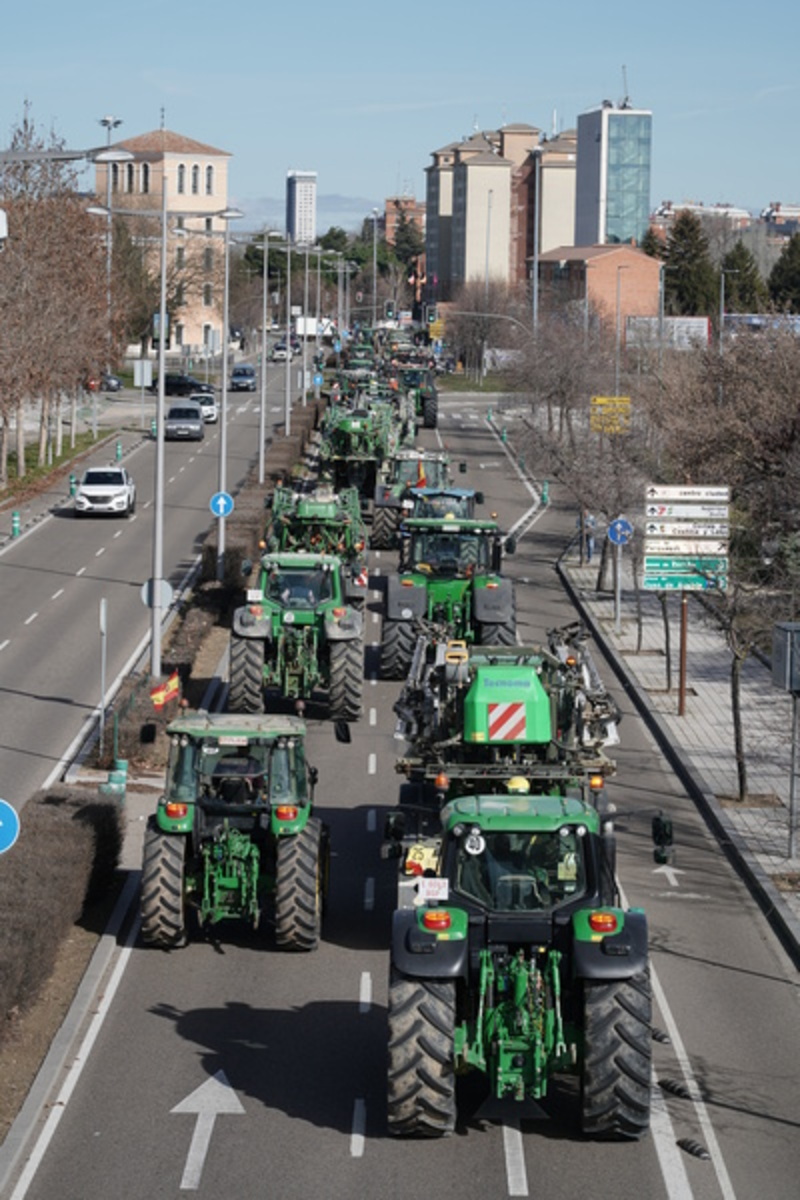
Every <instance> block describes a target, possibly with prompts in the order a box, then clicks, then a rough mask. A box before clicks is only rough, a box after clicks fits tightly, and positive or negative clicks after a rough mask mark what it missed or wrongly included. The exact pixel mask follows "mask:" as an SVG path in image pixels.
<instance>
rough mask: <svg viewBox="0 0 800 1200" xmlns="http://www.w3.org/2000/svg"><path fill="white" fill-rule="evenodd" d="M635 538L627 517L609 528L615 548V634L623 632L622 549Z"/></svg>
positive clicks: (610, 538) (613, 523)
mask: <svg viewBox="0 0 800 1200" xmlns="http://www.w3.org/2000/svg"><path fill="white" fill-rule="evenodd" d="M632 537H633V526H632V525H631V523H630V521H627V520H626V519H625V517H617V519H616V521H612V522H611V524H610V525H609V527H608V540H609V541H610V542H611V544H612V545H613V546H614V547H615V557H614V633H621V632H622V547H623V546H626V545H627V544H628V542H629V541H630V540H631V538H632Z"/></svg>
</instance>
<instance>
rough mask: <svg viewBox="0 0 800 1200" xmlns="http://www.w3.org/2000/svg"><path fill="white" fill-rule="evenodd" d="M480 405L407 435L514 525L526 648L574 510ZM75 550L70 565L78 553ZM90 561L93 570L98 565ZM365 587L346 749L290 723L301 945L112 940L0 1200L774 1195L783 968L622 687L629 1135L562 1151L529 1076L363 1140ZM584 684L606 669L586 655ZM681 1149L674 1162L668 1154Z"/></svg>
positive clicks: (563, 1114)
mask: <svg viewBox="0 0 800 1200" xmlns="http://www.w3.org/2000/svg"><path fill="white" fill-rule="evenodd" d="M234 407H235V405H234ZM484 414H485V405H482V404H481V402H480V401H478V400H470V399H462V400H457V399H455V398H453V399H452V400H448V401H447V402H443V403H442V408H441V423H440V430H439V431H438V433H437V434H433V433H429V434H426V435H425V436H424V439H423V440H424V441H426V442H430V443H432V442H434V441H438V440H440V439H441V440H442V441H444V442H445V443H446V444H447V446H448V448H449V449H450V450H451V452H452V455H453V458H454V459H455V460H458V459H464V460H466V461H467V463H468V474H467V476H466V478H464V477H460V478H459V482H464V483H466V484H472V485H474V486H476V487H478V488H480V489H481V490H483V492H484V493H485V496H486V505H485V511H497V513H498V514H499V518H500V521H501V524H502V525H503V526H505V527H506V528H510V527H511V526H512V525H514V524H515V523H517V522H519V521H522V524H521V525H520V531H521V532H522V531H524V535H523V536H522V538H521V541H520V544H519V548H518V552H517V554H516V556H515V557H514V558H510V559H508V560H507V569H508V571H509V573H510V574H513V575H514V576H515V577H516V579H517V580H518V610H519V632H520V639H521V640H522V641H523V642H527V641H535V640H539V639H541V638H542V637H543V635H544V634H545V632H546V630H547V629H549V628H551V627H553V626H555V625H559V624H564V623H566V622H568V621H570V620H572V619H573V617H574V612H573V610H572V609H571V608H570V606H569V604H568V602H567V600H566V599H565V597H564V595H563V593H562V591H561V588H560V586H559V584H558V581H557V577H556V575H555V572H554V569H553V562H554V559H555V556H556V555H557V554H558V552H559V550H560V549H561V548H562V547H563V545H564V544H565V541H566V539H567V538H568V537H569V536H570V535H571V533H572V531H573V529H574V521H575V514H574V512H573V511H571V510H570V509H569V507H568V506H567V505H566V503H565V502H563V503H562V497H560V496H559V495H558V494H557V489H555V491H556V494H555V495H552V502H551V504H550V506H549V507H548V508H547V509H546V510H544V511H543V512H542V513H541V514H540V515H539V517H538V518H536V519H535V520H533V523H532V524H531V523H529V519H528V518H526V513H529V510H530V508H531V505H532V497H531V495H530V492H529V490H528V489H527V488H526V486H525V485H524V484H523V482H522V481H521V480H520V479H519V478H518V477H517V475H516V474H515V471H514V468H513V464H512V463H511V462H510V461H509V459H508V458H507V457H506V454H505V450H504V448H503V446H502V445H501V444H500V443H499V442H498V441H497V440H496V439H494V438H493V437H492V436H491V434H490V433H489V432H488V431H487V429H486V425H485V421H484V420H483V419H482V418H483V416H484ZM256 419H257V417H256V412H255V409H253V413H252V414H248V413H241V414H238V413H237V417H236V422H237V423H238V422H239V421H241V425H240V426H239V427H238V428H237V430H236V433H233V432H232V434H231V437H230V442H231V445H232V446H233V445H234V444H236V443H235V439H236V438H238V437H239V435H240V434H242V435H244V443H243V444H246V436H247V435H246V429H247V425H248V422H250V421H251V420H252V421H253V422H255V421H256ZM250 436H251V438H252V432H251V434H250ZM209 448H210V447H209ZM175 449H176V451H178V450H181V451H183V452H184V453H185V454H186V452H188V454H187V455H186V457H187V458H188V455H190V454H191V450H189V448H188V447H176V448H175ZM232 452H233V453H235V452H236V451H232ZM186 467H187V469H186V471H185V472H183V473H181V474H180V475H176V484H175V490H174V492H172V493H171V503H172V504H173V505H174V508H175V511H176V513H180V512H183V511H185V510H188V511H189V513H191V514H193V517H196V518H197V519H199V518H200V516H201V515H202V514H201V512H200V510H201V509H202V506H203V503H204V500H203V497H204V488H205V492H207V490H208V489H207V485H206V484H204V482H203V480H204V479H207V474H206V471H205V463H204V460H202V459H201V460H198V461H197V463H196V464H189V463H188V462H187V463H186ZM137 474H140V472H139V473H137ZM233 474H234V472H231V475H233ZM194 476H197V477H198V481H197V482H193V478H194ZM551 494H552V493H551ZM205 503H207V498H206V499H205ZM530 515H531V516H532V514H530ZM188 527H189V528H191V521H189V525H188ZM123 532H124V531H123ZM186 545H187V546H188V545H191V541H188V542H187V543H186ZM82 546H83V556H77V557H75V558H73V561H74V562H82V561H83V558H84V557H87V556H88V553H89V546H88V545H83V544H82ZM104 557H105V556H103V558H104ZM122 557H123V558H124V552H123V555H122ZM112 561H113V560H108V561H107V562H105V563H103V566H102V572H101V571H100V569H98V568H97V567H95V574H97V575H102V577H103V578H104V579H112V578H114V576H113V569H114V568H112V566H111V565H109V564H110V563H111V562H112ZM101 562H102V559H101ZM393 562H394V555H392V554H387V553H383V554H381V555H379V554H377V553H373V555H372V568H373V571H374V572H380V573H384V574H385V573H386V572H387V571H388V570H390V569H391V566H392V564H393ZM30 569H31V570H32V569H33V568H30ZM116 570H118V571H120V573H122V571H121V568H120V567H116ZM108 586H110V585H108ZM128 586H129V587H130V584H129V585H128ZM50 589H51V583H50V581H48V582H47V583H46V585H45V590H46V591H48V594H50ZM52 590H55V589H54V588H52ZM21 594H23V593H21ZM53 603H55V602H53ZM370 603H371V608H372V612H371V613H370V616H369V620H368V624H367V641H368V643H370V644H369V645H368V647H367V655H366V678H367V683H366V686H365V716H364V719H363V720H362V721H361V722H360V723H359V724H358V725H357V726H356V727H354V729H353V738H352V742H351V744H350V745H341V744H339V743H337V742H336V741H335V738H334V735H333V730H332V727H331V726H330V724H329V723H328V722H326V721H324V720H319V719H316V718H315V717H314V716H313V715H312V717H311V719H310V720H309V726H310V731H309V757H310V760H311V761H312V762H314V763H315V764H316V765H317V766H318V767H319V769H320V782H319V786H318V790H317V802H318V806H319V810H320V814H321V815H322V816H323V817H324V819H325V820H326V821H327V822H328V823H329V825H330V828H331V838H332V848H333V861H332V880H331V894H330V903H329V913H328V919H327V924H326V928H325V939H324V942H323V944H322V946H321V948H320V949H319V950H318V951H317V952H316V953H313V954H310V955H287V954H280V953H278V952H277V951H276V950H275V949H274V946H273V944H272V938H271V935H270V932H269V930H266V931H261V932H260V933H258V934H248V933H246V932H244V931H239V930H236V929H233V928H231V929H230V930H226V931H225V934H224V937H223V939H222V941H221V942H220V943H219V944H218V945H212V944H193V945H191V946H189V947H188V948H186V949H185V950H181V951H178V952H172V953H168V954H167V953H161V952H156V951H152V950H144V949H143V948H141V947H140V946H139V945H138V944H136V943H135V942H133V943H132V944H131V945H130V946H129V947H128V948H125V947H123V948H122V949H121V950H120V959H119V963H120V975H119V981H118V987H117V989H116V991H114V990H113V989H112V988H108V989H107V993H108V995H107V996H106V998H105V1002H107V1003H108V1005H109V1008H108V1012H107V1015H106V1016H105V1019H104V1020H103V1021H102V1024H98V1032H97V1038H96V1041H95V1042H94V1045H93V1049H92V1051H91V1054H89V1055H88V1058H87V1061H86V1063H85V1065H84V1067H83V1070H82V1073H81V1074H80V1077H79V1079H78V1081H77V1084H76V1086H75V1088H74V1091H72V1093H71V1094H70V1095H69V1099H68V1103H67V1104H66V1105H65V1106H64V1107H63V1109H62V1110H61V1111H60V1112H58V1114H57V1124H55V1122H54V1123H53V1125H54V1131H53V1134H52V1137H51V1138H50V1140H49V1141H48V1142H47V1143H46V1144H45V1143H42V1147H41V1151H40V1152H41V1161H39V1158H38V1157H37V1160H36V1165H37V1169H36V1170H35V1172H33V1173H32V1178H31V1180H30V1182H29V1183H26V1185H25V1190H24V1191H18V1192H17V1193H15V1194H14V1200H22V1196H23V1195H26V1196H28V1197H30V1198H31V1200H56V1198H58V1200H63V1197H65V1196H67V1197H76V1198H78V1197H80V1200H107V1197H108V1196H125V1197H131V1198H139V1197H141V1198H142V1200H145V1198H146V1200H152V1198H156V1197H177V1196H180V1195H184V1194H186V1193H194V1194H195V1195H197V1196H199V1197H214V1198H215V1200H217V1198H218V1197H219V1196H220V1195H226V1196H229V1197H236V1198H242V1200H249V1198H250V1197H256V1196H259V1197H261V1196H265V1197H280V1198H286V1200H293V1198H295V1197H298V1198H299V1197H305V1196H309V1195H314V1196H323V1197H326V1198H330V1200H334V1198H336V1200H338V1198H340V1197H341V1198H342V1200H344V1198H345V1197H346V1198H348V1200H352V1197H356V1196H357V1197H360V1198H361V1197H363V1198H366V1200H371V1198H373V1197H374V1198H376V1200H378V1198H381V1200H394V1198H395V1197H397V1198H398V1200H399V1198H400V1197H403V1198H405V1197H407V1195H408V1194H409V1192H410V1191H413V1192H414V1193H415V1194H419V1193H424V1194H425V1195H428V1196H437V1197H439V1196H441V1197H456V1196H457V1197H459V1198H460V1200H483V1198H484V1197H486V1196H535V1195H541V1196H545V1195H547V1196H550V1197H562V1196H563V1197H566V1196H570V1197H573V1196H582V1197H589V1196H591V1197H592V1198H593V1200H605V1198H606V1197H608V1198H609V1200H610V1198H611V1197H614V1198H615V1200H628V1198H630V1200H641V1198H642V1197H648V1198H649V1197H654V1198H656V1197H658V1198H660V1197H670V1198H673V1200H686V1198H688V1197H697V1198H698V1200H713V1198H716V1197H734V1196H738V1197H741V1198H742V1200H746V1198H750V1197H752V1196H756V1195H762V1196H764V1197H765V1198H766V1197H768V1198H769V1200H784V1198H786V1200H789V1197H792V1198H793V1197H795V1196H796V1194H797V1179H798V1173H799V1172H798V1168H799V1167H800V1138H799V1137H798V1117H797V1103H796V1100H797V1082H796V1081H797V1079H798V1077H799V1076H800V1040H799V1039H798V1037H797V1002H798V991H797V978H796V974H795V972H794V971H793V969H792V968H791V965H790V964H789V962H788V960H787V959H786V957H785V955H784V954H783V952H782V951H781V949H780V947H779V945H778V943H777V942H776V940H775V938H774V937H773V935H772V933H771V931H770V930H769V928H768V926H767V925H766V923H765V922H764V921H763V919H762V918H761V916H760V914H759V912H758V910H757V908H756V906H755V904H754V903H753V902H752V901H751V899H750V897H749V896H748V894H747V893H746V891H745V890H744V888H743V886H742V885H741V883H740V882H739V881H738V879H737V878H736V877H735V876H734V875H733V873H732V872H731V869H730V867H729V866H728V864H727V862H726V861H725V858H724V856H723V855H722V854H721V852H720V851H719V849H718V847H717V846H716V844H715V843H714V842H713V840H712V839H711V838H710V836H709V835H708V833H707V832H706V830H705V827H704V825H703V823H702V821H701V820H700V818H699V817H698V816H697V814H696V813H695V812H694V810H693V808H692V807H691V806H690V804H689V803H688V801H687V800H686V798H685V796H684V795H683V793H682V792H681V790H680V787H679V785H678V783H677V781H676V780H675V778H674V777H673V776H672V774H671V773H670V772H669V771H668V770H667V769H666V767H665V765H664V763H663V760H662V759H661V756H660V755H659V753H658V752H657V750H656V749H655V746H654V743H653V741H652V739H651V737H650V734H649V733H648V731H647V729H646V727H644V726H643V725H642V723H641V722H640V720H639V719H638V718H637V716H636V714H635V713H634V712H633V710H632V708H631V706H630V704H629V703H628V701H627V699H626V697H625V696H624V694H622V693H619V694H617V697H616V698H617V700H618V702H619V704H620V707H621V708H622V710H623V713H624V720H623V724H622V740H623V745H622V747H621V748H620V749H619V752H618V753H617V755H616V757H617V760H618V763H619V771H618V775H617V777H616V779H614V780H613V781H612V782H611V784H610V786H609V793H610V795H611V798H612V800H613V801H614V802H615V804H616V806H617V810H618V816H617V829H618V834H619V871H620V878H621V882H622V886H623V889H624V892H625V895H626V898H627V901H628V903H629V904H632V905H640V906H642V907H644V908H645V909H646V911H647V913H648V917H649V921H650V928H651V936H652V946H653V967H654V981H655V999H656V1006H655V1016H654V1026H655V1031H656V1034H657V1039H658V1040H656V1042H655V1045H654V1056H655V1069H654V1078H655V1082H656V1087H655V1089H654V1115H653V1129H652V1131H651V1134H650V1136H649V1137H648V1138H646V1139H644V1140H643V1141H642V1142H639V1143H636V1144H630V1145H628V1144H602V1143H599V1144H598V1143H592V1142H588V1141H583V1140H582V1139H581V1137H580V1136H579V1134H578V1132H577V1113H576V1111H575V1105H574V1089H573V1088H572V1087H571V1086H570V1085H569V1084H564V1085H559V1086H558V1087H556V1088H554V1089H553V1092H552V1093H551V1096H550V1097H549V1098H548V1100H547V1102H546V1104H545V1105H544V1106H543V1107H544V1108H545V1109H546V1112H547V1118H548V1119H546V1120H540V1121H528V1120H520V1119H519V1117H518V1115H517V1114H516V1113H515V1112H514V1110H513V1109H511V1110H510V1113H509V1116H508V1118H507V1119H506V1120H505V1121H504V1122H503V1123H499V1124H492V1123H487V1122H484V1121H482V1120H480V1119H479V1118H478V1117H477V1116H476V1110H477V1109H478V1107H479V1105H480V1102H481V1100H482V1094H481V1087H480V1080H479V1079H471V1080H468V1081H466V1086H464V1087H463V1089H462V1090H461V1092H460V1096H459V1113H460V1121H459V1129H458V1132H457V1134H456V1136H454V1137H452V1138H450V1139H445V1140H442V1141H430V1142H425V1141H412V1142H401V1141H396V1140H393V1139H389V1138H388V1137H387V1135H386V1132H385V1116H386V1114H385V1074H384V1072H385V1060H386V981H387V969H388V955H387V945H388V933H389V922H390V916H391V911H392V906H393V896H394V882H395V865H394V864H392V863H391V862H388V863H385V862H383V861H382V860H381V859H380V857H379V847H380V841H381V832H382V815H381V810H382V809H384V808H386V807H388V806H390V805H392V804H393V803H394V801H395V799H396V795H397V782H398V778H397V776H396V775H395V774H394V771H393V764H394V759H395V756H396V752H397V743H396V742H395V741H394V739H393V736H392V734H393V728H394V718H393V716H392V713H391V704H392V701H393V699H394V698H395V697H396V695H397V691H398V688H399V685H398V684H394V683H388V682H387V683H385V682H382V681H379V680H378V679H377V646H378V643H379V639H380V623H379V620H378V619H377V612H376V609H377V606H378V603H379V601H378V595H377V593H373V595H372V598H371V602H370ZM77 607H78V606H77V605H76V608H77ZM23 611H24V606H22V607H20V608H19V611H18V617H17V620H18V621H19V620H21V619H22V612H23ZM87 644H88V643H87ZM604 674H605V677H606V679H607V680H609V681H611V673H610V670H608V669H606V671H605V672H604ZM66 677H67V678H69V672H68V671H67V672H66ZM86 687H87V689H89V690H90V684H89V683H87V685H86ZM4 740H5V739H4ZM53 744H54V745H55V744H59V743H55V742H54V743H53ZM662 808H663V809H664V811H666V812H668V813H669V814H670V815H672V816H673V819H674V822H675V831H676V839H677V843H678V853H677V859H676V862H675V864H674V865H675V867H677V868H678V871H677V872H675V873H673V875H672V876H670V874H669V873H668V872H667V873H665V872H663V871H658V870H656V868H655V864H654V863H653V860H652V853H651V843H650V821H651V819H652V816H653V814H654V813H655V812H656V811H658V810H659V809H662ZM123 967H124V969H123ZM100 1011H101V1012H102V1011H103V1002H101V1003H100ZM198 1093H199V1094H198ZM200 1110H202V1112H201V1111H200ZM684 1139H686V1140H688V1142H689V1143H692V1144H693V1149H694V1152H692V1147H689V1148H685V1147H684V1148H682V1147H681V1146H679V1144H678V1143H679V1141H682V1140H684ZM700 1153H702V1154H704V1155H705V1157H700V1156H698V1155H699V1154H700Z"/></svg>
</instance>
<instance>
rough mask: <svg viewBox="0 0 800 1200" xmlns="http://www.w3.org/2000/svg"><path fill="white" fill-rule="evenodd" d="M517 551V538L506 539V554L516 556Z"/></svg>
mask: <svg viewBox="0 0 800 1200" xmlns="http://www.w3.org/2000/svg"><path fill="white" fill-rule="evenodd" d="M516 549H517V539H516V538H515V537H507V538H506V554H515V553H516Z"/></svg>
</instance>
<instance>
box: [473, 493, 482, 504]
mask: <svg viewBox="0 0 800 1200" xmlns="http://www.w3.org/2000/svg"><path fill="white" fill-rule="evenodd" d="M475 503H476V504H483V492H476V493H475Z"/></svg>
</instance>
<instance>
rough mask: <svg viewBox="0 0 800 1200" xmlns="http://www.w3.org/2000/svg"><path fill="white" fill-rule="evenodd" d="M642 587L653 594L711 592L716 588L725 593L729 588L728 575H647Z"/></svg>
mask: <svg viewBox="0 0 800 1200" xmlns="http://www.w3.org/2000/svg"><path fill="white" fill-rule="evenodd" d="M642 587H643V588H645V589H646V590H647V591H652V592H670V591H672V592H677V591H684V592H709V591H712V590H713V589H714V588H717V589H719V591H721V592H724V591H726V590H727V587H728V578H727V576H726V575H712V576H711V577H708V578H707V577H706V576H705V575H645V576H644V578H643V579H642Z"/></svg>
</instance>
